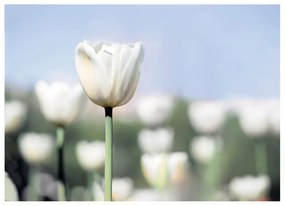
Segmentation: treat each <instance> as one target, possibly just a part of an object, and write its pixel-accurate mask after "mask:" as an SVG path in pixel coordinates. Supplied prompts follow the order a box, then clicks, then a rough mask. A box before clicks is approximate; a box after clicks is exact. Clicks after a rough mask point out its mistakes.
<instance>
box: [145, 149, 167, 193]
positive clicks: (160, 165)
mask: <svg viewBox="0 0 285 206" xmlns="http://www.w3.org/2000/svg"><path fill="white" fill-rule="evenodd" d="M167 165H168V159H167V155H166V154H164V153H159V154H143V155H142V156H141V167H142V172H143V175H144V177H145V179H146V181H147V182H148V183H149V184H150V185H151V186H152V187H154V188H158V189H163V188H165V187H166V185H167V184H168V182H167V181H168V174H167Z"/></svg>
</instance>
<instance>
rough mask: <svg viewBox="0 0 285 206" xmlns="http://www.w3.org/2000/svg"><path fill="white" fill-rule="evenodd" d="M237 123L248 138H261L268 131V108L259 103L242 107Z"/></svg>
mask: <svg viewBox="0 0 285 206" xmlns="http://www.w3.org/2000/svg"><path fill="white" fill-rule="evenodd" d="M239 121H240V126H241V129H242V130H243V131H244V133H245V134H246V135H247V136H249V137H254V138H258V137H262V136H264V135H265V134H266V133H267V132H268V131H269V121H268V107H267V106H266V105H265V104H262V103H261V102H257V101H256V102H252V103H251V104H247V105H244V107H243V108H242V110H241V112H240V114H239Z"/></svg>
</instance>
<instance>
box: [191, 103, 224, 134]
mask: <svg viewBox="0 0 285 206" xmlns="http://www.w3.org/2000/svg"><path fill="white" fill-rule="evenodd" d="M226 112H227V110H226V106H225V104H224V103H223V102H218V101H196V102H193V103H191V104H190V105H189V107H188V116H189V119H190V122H191V124H192V126H193V127H194V129H195V130H196V131H197V132H199V133H202V134H216V133H218V132H219V130H220V129H221V127H222V126H223V124H224V121H225V118H226Z"/></svg>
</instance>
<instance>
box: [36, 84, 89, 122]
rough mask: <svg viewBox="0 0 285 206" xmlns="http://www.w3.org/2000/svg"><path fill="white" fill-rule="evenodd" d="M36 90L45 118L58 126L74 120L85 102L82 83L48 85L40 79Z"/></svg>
mask: <svg viewBox="0 0 285 206" xmlns="http://www.w3.org/2000/svg"><path fill="white" fill-rule="evenodd" d="M35 91H36V95H37V98H38V100H39V103H40V108H41V111H42V113H43V114H44V116H45V118H46V119H47V120H48V121H50V122H52V123H53V124H55V125H57V126H62V127H65V126H67V125H68V124H70V123H71V122H73V121H74V119H75V118H76V117H77V115H78V113H79V111H80V109H81V108H82V106H83V103H84V102H85V101H84V95H83V93H84V92H83V90H82V88H81V86H80V84H76V85H73V86H70V85H68V84H67V83H65V82H53V83H51V84H50V85H48V84H47V83H46V82H44V81H40V82H37V84H36V86H35Z"/></svg>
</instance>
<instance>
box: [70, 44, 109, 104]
mask: <svg viewBox="0 0 285 206" xmlns="http://www.w3.org/2000/svg"><path fill="white" fill-rule="evenodd" d="M75 61H76V68H77V73H78V76H79V79H80V82H81V85H82V87H83V89H84V90H85V92H86V94H87V95H88V96H89V98H90V99H91V100H92V101H93V102H94V103H96V104H99V105H101V106H104V104H105V99H106V98H107V96H106V95H107V93H108V92H109V90H110V79H109V77H108V75H107V71H106V70H105V65H104V64H102V60H100V58H99V56H98V55H97V54H96V53H95V51H94V49H93V48H92V47H91V46H90V45H89V44H87V43H85V44H84V43H80V44H79V45H78V46H77V48H76V59H75Z"/></svg>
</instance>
